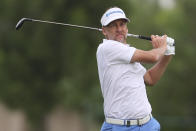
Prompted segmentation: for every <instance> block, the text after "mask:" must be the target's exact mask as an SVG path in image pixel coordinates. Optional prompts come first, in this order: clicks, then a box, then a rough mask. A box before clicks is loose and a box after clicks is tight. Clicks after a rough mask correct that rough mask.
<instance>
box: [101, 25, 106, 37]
mask: <svg viewBox="0 0 196 131" xmlns="http://www.w3.org/2000/svg"><path fill="white" fill-rule="evenodd" d="M102 33H103V35H104V36H106V29H105V28H104V27H102Z"/></svg>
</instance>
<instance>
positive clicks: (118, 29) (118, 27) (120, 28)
mask: <svg viewBox="0 0 196 131" xmlns="http://www.w3.org/2000/svg"><path fill="white" fill-rule="evenodd" d="M116 31H118V32H120V31H122V27H121V26H120V25H119V24H117V25H116Z"/></svg>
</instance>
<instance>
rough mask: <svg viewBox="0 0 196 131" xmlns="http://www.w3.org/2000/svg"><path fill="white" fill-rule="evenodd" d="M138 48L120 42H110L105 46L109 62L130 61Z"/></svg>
mask: <svg viewBox="0 0 196 131" xmlns="http://www.w3.org/2000/svg"><path fill="white" fill-rule="evenodd" d="M135 50H136V48H134V47H130V46H128V45H125V44H122V43H120V42H114V41H112V42H108V43H106V46H105V47H104V54H105V57H106V60H107V61H108V62H109V64H119V63H127V64H128V63H130V61H131V59H132V56H133V54H134V52H135Z"/></svg>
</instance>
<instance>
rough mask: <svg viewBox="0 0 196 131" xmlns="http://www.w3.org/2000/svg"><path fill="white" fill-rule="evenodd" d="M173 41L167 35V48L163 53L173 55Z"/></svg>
mask: <svg viewBox="0 0 196 131" xmlns="http://www.w3.org/2000/svg"><path fill="white" fill-rule="evenodd" d="M174 44H175V42H174V39H172V38H170V37H167V49H166V51H165V55H175V45H174Z"/></svg>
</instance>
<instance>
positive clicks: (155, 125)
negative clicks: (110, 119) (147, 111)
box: [101, 117, 160, 131]
mask: <svg viewBox="0 0 196 131" xmlns="http://www.w3.org/2000/svg"><path fill="white" fill-rule="evenodd" d="M101 131H160V124H159V122H158V121H157V120H156V119H155V118H153V117H152V118H151V120H150V121H149V122H147V123H146V124H144V125H141V126H129V127H127V126H122V125H114V124H109V123H106V122H104V123H103V125H102V127H101Z"/></svg>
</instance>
